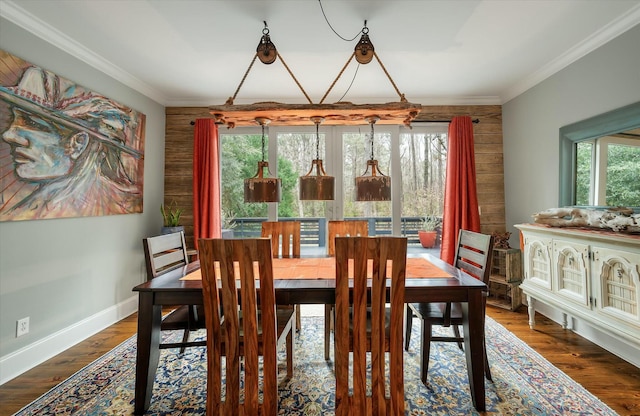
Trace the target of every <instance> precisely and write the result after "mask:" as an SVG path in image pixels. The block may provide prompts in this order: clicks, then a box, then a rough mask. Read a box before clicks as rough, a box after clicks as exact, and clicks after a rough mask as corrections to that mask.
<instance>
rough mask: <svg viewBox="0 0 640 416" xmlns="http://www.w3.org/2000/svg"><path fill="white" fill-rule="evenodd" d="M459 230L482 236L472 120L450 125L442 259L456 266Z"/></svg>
mask: <svg viewBox="0 0 640 416" xmlns="http://www.w3.org/2000/svg"><path fill="white" fill-rule="evenodd" d="M460 229H464V230H469V231H475V232H480V213H479V211H478V194H477V189H476V165H475V154H474V146H473V122H472V121H471V117H468V116H461V117H454V118H453V119H452V120H451V124H449V148H448V150H447V178H446V184H445V190H444V214H443V221H442V245H441V249H440V250H441V251H440V258H441V259H442V260H444V261H446V262H447V263H450V264H453V262H454V256H455V251H456V244H457V241H456V239H457V238H458V231H459V230H460Z"/></svg>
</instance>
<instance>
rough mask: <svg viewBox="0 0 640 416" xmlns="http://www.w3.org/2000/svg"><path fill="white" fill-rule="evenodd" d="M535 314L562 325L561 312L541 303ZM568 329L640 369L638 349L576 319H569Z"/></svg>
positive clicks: (639, 352)
mask: <svg viewBox="0 0 640 416" xmlns="http://www.w3.org/2000/svg"><path fill="white" fill-rule="evenodd" d="M536 312H538V313H540V314H542V315H544V316H546V317H547V318H549V319H551V320H552V321H554V322H556V323H558V324H560V325H562V312H560V311H558V310H557V309H555V308H553V307H551V306H549V305H547V304H545V303H543V302H541V301H538V302H536ZM569 328H570V329H571V330H572V331H574V332H575V333H576V334H578V335H580V336H582V337H584V338H586V339H588V340H589V341H591V342H593V343H594V344H596V345H599V346H601V347H602V348H604V349H605V350H607V351H609V352H610V353H612V354H615V355H617V356H618V357H620V358H622V359H623V360H625V361H627V362H629V363H631V364H633V365H635V366H636V367H638V368H640V349H638V348H635V347H634V346H633V345H629V343H626V342H623V341H621V340H619V339H617V338H614V337H613V336H611V335H609V334H607V333H606V332H603V331H601V330H599V329H597V328H594V327H592V326H591V325H589V323H588V322H585V321H583V320H580V319H579V318H576V317H571V319H570V320H569Z"/></svg>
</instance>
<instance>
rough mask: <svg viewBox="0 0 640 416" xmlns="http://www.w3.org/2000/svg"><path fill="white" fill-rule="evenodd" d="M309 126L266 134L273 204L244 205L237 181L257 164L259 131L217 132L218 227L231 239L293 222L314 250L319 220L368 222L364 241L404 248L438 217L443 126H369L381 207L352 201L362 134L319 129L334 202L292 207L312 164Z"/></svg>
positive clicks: (364, 141) (365, 152) (363, 153)
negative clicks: (275, 180)
mask: <svg viewBox="0 0 640 416" xmlns="http://www.w3.org/2000/svg"><path fill="white" fill-rule="evenodd" d="M311 124H312V123H311V122H310V125H309V126H308V127H304V126H303V127H294V126H269V127H268V128H267V137H266V140H265V146H266V148H265V153H266V154H265V158H266V159H267V160H268V161H269V167H270V170H271V173H272V175H277V176H278V177H279V178H280V179H281V180H282V200H281V202H280V203H278V204H267V203H251V204H247V203H244V190H243V189H244V179H245V178H250V177H252V176H254V175H255V173H256V170H257V163H258V161H259V160H261V159H262V150H261V133H260V130H259V128H258V127H255V128H248V127H244V128H235V129H234V130H232V131H231V132H230V133H227V132H224V133H220V138H221V149H222V150H221V151H222V155H221V175H222V188H221V192H222V212H223V216H224V218H223V220H224V219H226V220H232V222H233V223H235V227H234V233H235V235H236V237H255V236H258V235H259V233H260V223H261V222H262V221H265V220H267V219H269V220H276V219H285V218H297V219H301V220H302V221H303V232H304V229H305V228H306V229H307V231H308V232H307V238H306V245H313V244H315V245H316V247H317V246H318V245H320V246H324V244H325V241H324V240H322V238H321V237H317V235H318V233H321V230H322V229H324V225H325V223H326V221H327V220H331V219H342V218H345V219H349V218H369V219H372V221H371V223H370V227H369V228H370V234H371V235H376V234H394V235H407V236H408V237H410V240H409V241H410V244H418V240H417V229H418V228H419V227H418V224H419V221H420V220H421V218H422V217H424V216H438V217H440V216H441V215H442V204H443V196H444V183H445V182H444V178H445V171H446V152H447V134H446V130H447V125H446V124H444V125H439V126H438V125H429V126H419V125H418V126H416V125H414V126H413V128H411V129H409V128H404V127H400V126H390V125H376V126H375V137H374V149H373V150H374V151H373V156H374V158H375V159H376V160H377V161H378V165H379V168H380V171H381V172H382V173H384V174H385V175H389V176H391V178H392V185H391V187H392V201H385V202H356V201H355V177H357V176H361V175H362V174H363V173H364V171H365V169H366V162H367V160H369V159H370V157H371V147H370V144H371V142H370V139H369V132H370V127H369V126H368V125H362V126H322V125H321V126H320V141H319V147H318V149H317V151H318V153H319V156H320V158H321V159H323V161H324V167H325V170H326V172H327V174H328V175H331V176H334V177H335V200H334V201H300V200H299V180H298V178H299V177H300V176H302V175H304V174H306V173H307V172H308V170H309V168H310V167H311V161H312V159H315V158H316V134H315V127H314V126H312V125H311ZM270 139H271V140H270ZM305 220H306V221H305ZM314 221H315V225H310V224H311V223H312V222H314ZM304 223H309V224H304ZM314 227H315V228H314ZM314 230H315V231H314ZM314 233H315V234H314ZM309 235H311V237H309ZM314 238H315V240H314ZM303 240H304V239H303ZM316 241H317V242H316ZM304 246H305V242H303V250H304Z"/></svg>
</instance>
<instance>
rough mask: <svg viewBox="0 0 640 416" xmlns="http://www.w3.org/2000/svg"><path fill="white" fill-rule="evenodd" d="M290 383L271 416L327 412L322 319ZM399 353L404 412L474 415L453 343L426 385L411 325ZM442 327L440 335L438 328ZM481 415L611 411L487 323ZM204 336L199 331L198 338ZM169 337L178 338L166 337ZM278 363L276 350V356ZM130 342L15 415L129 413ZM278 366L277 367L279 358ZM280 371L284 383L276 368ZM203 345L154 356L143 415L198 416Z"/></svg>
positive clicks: (300, 347) (434, 362)
mask: <svg viewBox="0 0 640 416" xmlns="http://www.w3.org/2000/svg"><path fill="white" fill-rule="evenodd" d="M302 319H303V321H302V330H301V331H300V334H299V336H298V338H297V341H296V348H295V354H296V355H295V368H294V377H293V378H292V379H291V380H289V381H286V380H284V378H282V379H281V380H282V382H281V383H280V392H279V394H280V411H279V413H280V414H283V415H324V414H327V415H332V414H334V399H335V398H334V391H335V378H334V374H333V369H332V365H331V363H330V362H327V361H325V360H324V353H323V351H324V338H323V336H322V334H323V328H322V326H323V321H324V318H322V317H303V318H302ZM417 323H418V321H416V323H415V324H414V325H413V332H412V336H411V346H410V350H409V352H407V353H405V357H404V362H405V400H406V406H405V407H406V414H408V415H427V414H428V415H478V414H480V413H479V412H477V411H476V410H475V409H474V408H473V405H472V403H471V396H470V393H469V383H468V379H467V371H466V361H465V357H464V353H462V352H461V351H460V350H459V349H458V347H457V346H456V345H455V343H434V344H433V346H432V347H431V357H430V364H429V376H428V385H427V386H425V385H423V384H422V383H421V382H420V377H419V339H420V336H419V324H417ZM442 330H445V331H446V330H447V329H442ZM486 333H487V339H488V345H487V352H488V359H489V363H490V366H491V373H492V376H493V382H490V381H486V390H487V391H486V403H487V412H486V414H497V415H615V414H616V413H615V412H614V411H613V410H611V409H610V408H609V407H607V406H606V405H605V404H604V403H602V402H601V401H600V400H598V399H597V398H596V397H595V396H593V395H592V394H591V393H589V392H588V391H587V390H585V389H584V388H583V387H582V386H580V385H579V384H577V383H576V382H574V381H573V380H572V379H570V378H569V377H568V376H567V375H565V374H564V373H563V372H561V371H560V370H558V369H557V368H555V367H554V366H553V365H551V364H550V363H549V362H548V361H546V360H545V359H544V358H543V357H541V356H540V355H539V354H538V353H536V352H535V351H533V350H532V349H531V348H529V347H528V346H527V345H526V344H524V343H523V342H522V341H520V340H519V339H518V338H516V337H515V336H514V335H513V334H512V333H510V332H509V331H507V330H506V329H505V328H504V327H503V326H501V325H500V324H498V323H496V322H495V321H494V320H492V319H491V318H489V317H487V328H486ZM203 335H204V334H202V333H201V334H200V336H203ZM169 336H170V337H171V336H175V337H178V336H180V333H176V334H173V335H169ZM280 354H281V358H283V360H284V352H281V353H280ZM135 358H136V338H135V336H134V337H132V338H130V339H128V340H127V341H125V342H123V343H122V344H120V345H119V346H118V347H116V348H114V349H113V350H112V351H110V352H109V353H108V354H106V355H104V356H103V357H101V358H99V359H98V360H96V361H95V362H93V363H91V364H89V365H88V366H87V367H85V368H83V369H82V370H80V371H79V372H77V373H76V374H74V375H73V376H72V377H70V378H69V379H67V380H66V381H64V382H62V383H61V384H59V385H58V386H56V387H55V388H54V389H52V390H51V391H49V392H48V393H46V394H45V395H43V396H42V397H40V398H39V399H37V400H35V401H34V402H33V403H31V404H29V405H28V406H26V407H25V408H23V409H22V410H20V411H19V412H18V413H16V415H20V416H26V415H130V414H132V413H133V400H134V399H133V397H134V384H135ZM283 360H281V362H282V361H283ZM280 369H281V371H280V373H281V374H282V375H283V377H284V373H286V372H285V367H284V363H283V362H282V364H281V367H280ZM205 388H206V357H205V348H188V349H187V350H186V351H185V353H184V354H182V355H180V354H178V350H175V351H174V350H163V351H162V352H161V354H160V364H159V366H158V373H157V376H156V381H155V384H154V388H153V398H152V399H151V406H150V408H149V411H148V412H147V414H150V415H202V414H204V408H205V401H206V394H205Z"/></svg>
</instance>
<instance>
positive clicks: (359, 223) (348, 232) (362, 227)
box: [327, 220, 369, 257]
mask: <svg viewBox="0 0 640 416" xmlns="http://www.w3.org/2000/svg"><path fill="white" fill-rule="evenodd" d="M327 224H328V237H329V238H328V241H327V254H328V255H329V256H331V257H333V256H334V255H335V251H336V249H335V247H336V243H335V239H336V237H367V236H368V235H369V221H366V220H354V221H329V222H328V223H327Z"/></svg>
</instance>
